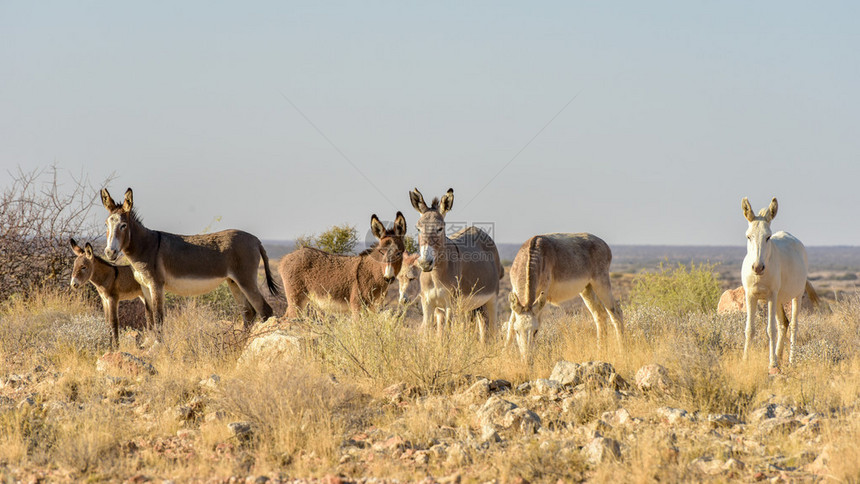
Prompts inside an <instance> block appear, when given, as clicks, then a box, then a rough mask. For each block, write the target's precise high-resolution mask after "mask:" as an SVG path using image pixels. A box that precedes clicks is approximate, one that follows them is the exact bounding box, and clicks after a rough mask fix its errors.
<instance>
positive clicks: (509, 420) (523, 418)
mask: <svg viewBox="0 0 860 484" xmlns="http://www.w3.org/2000/svg"><path fill="white" fill-rule="evenodd" d="M502 425H503V426H504V427H505V428H506V429H517V430H519V431H520V432H523V433H524V434H526V435H531V434H534V433H537V431H538V429H540V427H541V421H540V417H539V416H538V414H536V413H534V412H532V411H531V410H528V409H525V408H522V407H517V408H515V409H513V410H511V411H509V412H507V413H506V414H505V416H504V418H503V419H502Z"/></svg>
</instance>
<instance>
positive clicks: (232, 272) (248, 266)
mask: <svg viewBox="0 0 860 484" xmlns="http://www.w3.org/2000/svg"><path fill="white" fill-rule="evenodd" d="M101 196H102V203H103V204H104V206H105V208H106V209H107V210H108V212H110V214H109V215H108V218H107V222H106V224H107V247H105V255H106V256H107V258H108V260H111V261H113V260H116V258H117V257H118V256H119V253H120V251H122V252H123V253H124V254H125V256H126V257H127V258H128V260H129V261H130V262H131V266H132V269H133V270H134V278H135V279H136V280H137V281H138V282H139V283H140V285H141V288H142V289H143V297H144V299H145V300H146V302H147V304H149V306H150V307H151V308H153V316H154V323H155V326H156V327H157V328H160V327H161V324H162V322H163V321H164V291H165V290H167V291H169V292H172V293H174V294H178V295H180V296H196V295H200V294H206V293H208V292H210V291H212V290H214V289H215V288H216V287H218V286H219V285H220V284H221V283H222V282H224V281H227V285H228V286H229V288H230V292H231V293H233V297H234V298H235V299H236V302H237V303H239V305H240V306H242V316H243V317H244V320H245V327H248V326H250V325H251V323H253V321H254V313H255V312H256V314H257V315H258V316H260V317H261V318H262V319H264V320H265V319H268V318H270V317H271V316H272V307H271V306H269V303H267V302H266V300H265V298H263V295H262V294H261V293H260V290H259V289H258V288H257V271H258V268H259V265H260V259H261V258H262V259H263V269H264V270H265V273H266V285H267V286H268V287H269V291H270V292H271V293H272V294H273V295H274V294H277V292H278V286H277V284H275V281H274V280H273V279H272V274H271V272H270V271H269V258H268V257H267V256H266V250H265V249H264V248H263V244H262V243H261V242H260V239H258V238H257V237H254V236H253V235H251V234H249V233H247V232H242V231H240V230H222V231H221V232H215V233H212V234H200V235H176V234H171V233H168V232H161V231H158V230H150V229H148V228H146V227H144V225H143V223H142V221H141V220H140V217H138V215H137V212H136V211H135V210H133V203H134V202H133V197H132V191H131V188H129V189H128V190H126V192H125V199H124V200H123V203H122V205H118V204H117V203H115V202H114V201H113V199H112V198H111V196H110V193H108V191H107V189H102V193H101Z"/></svg>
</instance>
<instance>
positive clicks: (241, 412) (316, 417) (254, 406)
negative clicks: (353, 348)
mask: <svg viewBox="0 0 860 484" xmlns="http://www.w3.org/2000/svg"><path fill="white" fill-rule="evenodd" d="M222 397H223V398H222V404H223V408H224V409H225V410H226V411H228V412H229V413H231V414H232V415H234V416H235V417H237V418H238V419H240V420H244V421H248V422H250V423H251V426H252V428H253V435H254V438H253V444H252V445H253V446H254V447H255V448H256V450H257V453H258V455H259V456H260V457H262V461H263V462H264V463H267V464H268V465H269V466H271V467H273V468H276V469H277V468H282V467H285V466H292V467H293V468H294V469H298V470H302V471H309V472H315V471H318V470H322V469H327V468H329V467H330V466H331V465H332V464H333V463H334V462H336V459H337V457H338V454H337V449H338V446H339V445H340V443H341V441H342V440H343V438H344V435H345V433H346V431H347V429H348V428H349V424H350V421H349V415H350V414H351V413H356V412H358V411H359V408H360V407H361V405H362V399H361V398H360V394H359V393H358V392H357V391H356V390H355V389H354V388H353V387H352V386H350V385H347V384H342V383H336V382H334V381H332V380H331V379H330V378H328V377H325V376H323V375H321V374H320V373H319V372H316V371H314V370H313V369H312V368H307V367H304V366H299V365H297V364H291V363H282V364H280V365H275V366H272V367H269V369H268V370H267V371H266V372H261V371H259V370H258V369H253V368H251V369H247V370H246V371H244V372H240V373H238V374H237V375H236V377H235V378H233V379H230V380H227V381H225V382H224V383H223V388H222ZM259 464H261V462H260V461H258V465H259Z"/></svg>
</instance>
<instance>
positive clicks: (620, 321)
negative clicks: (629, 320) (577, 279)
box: [590, 273, 624, 348]
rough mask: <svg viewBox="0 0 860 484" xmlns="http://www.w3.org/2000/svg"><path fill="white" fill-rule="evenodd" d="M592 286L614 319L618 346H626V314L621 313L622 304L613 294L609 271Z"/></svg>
mask: <svg viewBox="0 0 860 484" xmlns="http://www.w3.org/2000/svg"><path fill="white" fill-rule="evenodd" d="M590 285H591V288H592V290H593V291H594V293H595V294H597V298H598V299H599V300H600V302H601V303H602V304H603V307H604V310H605V311H606V312H608V313H609V320H610V321H612V326H613V327H614V328H615V339H616V340H617V342H618V348H624V344H623V339H624V315H623V314H622V313H621V305H619V304H618V301H617V300H616V299H615V297H614V296H613V295H612V283H611V282H610V280H609V274H608V273H607V274H606V275H605V276H603V277H599V278H597V279H596V280H595V281H593V282H592V283H591V284H590Z"/></svg>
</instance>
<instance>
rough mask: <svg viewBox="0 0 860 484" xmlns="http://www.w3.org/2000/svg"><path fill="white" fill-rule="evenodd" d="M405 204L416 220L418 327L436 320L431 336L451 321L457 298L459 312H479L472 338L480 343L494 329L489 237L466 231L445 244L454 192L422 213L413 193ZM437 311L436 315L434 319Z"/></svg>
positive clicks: (496, 262)
mask: <svg viewBox="0 0 860 484" xmlns="http://www.w3.org/2000/svg"><path fill="white" fill-rule="evenodd" d="M409 200H410V201H411V202H412V206H413V207H414V208H415V210H417V211H418V213H420V214H421V218H419V219H418V223H417V224H416V227H417V228H418V260H417V261H416V264H418V266H419V267H420V268H421V269H422V270H423V271H424V272H423V273H422V274H421V309H422V311H423V312H424V322H423V327H424V328H425V329H426V328H427V327H428V326H429V324H430V320H431V318H436V325H437V330H438V329H441V322H442V321H443V320H448V319H450V317H451V312H452V311H453V309H454V306H455V298H458V297H459V298H462V309H463V310H465V311H473V310H476V309H480V312H481V313H483V317H484V318H483V319H484V320H483V321H481V320H478V334H479V337H480V339H481V341H482V342H483V341H485V338H486V333H487V332H488V331H491V330H492V329H493V327H494V326H495V323H496V298H497V297H498V295H499V279H501V278H502V276H503V275H504V269H503V268H502V263H501V260H500V259H499V251H498V250H497V249H496V244H495V243H494V242H493V239H492V237H490V235H489V234H487V233H486V232H484V231H483V230H481V229H479V228H476V227H466V228H465V229H463V230H460V231H459V232H457V233H455V234H454V235H452V236H451V238H448V236H446V235H445V214H446V213H448V211H450V210H451V207H453V206H454V189H452V188H449V189H448V192H447V193H446V194H445V195H444V196H443V197H442V200H441V201H440V200H439V199H438V198H435V199H433V202H432V203H431V204H430V206H429V207H428V206H427V204H426V203H425V202H424V196H423V195H421V192H419V191H418V189H417V188H416V189H415V190H413V191H411V192H409ZM437 311H439V313H438V314H437Z"/></svg>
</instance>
